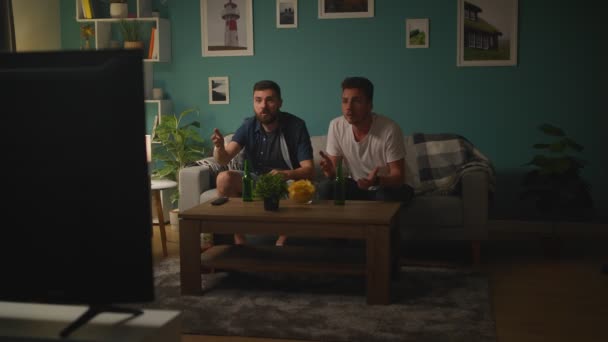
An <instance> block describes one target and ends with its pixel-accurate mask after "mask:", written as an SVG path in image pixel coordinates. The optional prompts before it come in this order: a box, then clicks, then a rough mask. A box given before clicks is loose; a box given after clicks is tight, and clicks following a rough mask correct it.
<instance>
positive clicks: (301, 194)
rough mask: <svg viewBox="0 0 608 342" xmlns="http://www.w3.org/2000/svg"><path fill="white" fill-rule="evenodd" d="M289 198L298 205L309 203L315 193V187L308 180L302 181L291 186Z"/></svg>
mask: <svg viewBox="0 0 608 342" xmlns="http://www.w3.org/2000/svg"><path fill="white" fill-rule="evenodd" d="M288 190H289V198H290V199H291V200H293V201H294V202H297V203H308V202H309V201H310V200H311V199H312V196H313V195H314V193H315V186H314V185H313V184H312V183H311V182H310V181H309V180H306V179H300V180H298V181H295V182H293V183H291V185H289V188H288Z"/></svg>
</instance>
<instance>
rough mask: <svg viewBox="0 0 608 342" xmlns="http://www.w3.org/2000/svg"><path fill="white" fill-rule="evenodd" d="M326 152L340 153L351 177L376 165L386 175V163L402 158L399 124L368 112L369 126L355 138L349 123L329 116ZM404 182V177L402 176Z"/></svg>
mask: <svg viewBox="0 0 608 342" xmlns="http://www.w3.org/2000/svg"><path fill="white" fill-rule="evenodd" d="M326 150H327V153H328V154H330V155H332V156H336V157H339V156H343V157H344V159H345V160H346V167H347V168H348V170H349V171H350V175H351V176H352V178H353V179H355V180H357V179H361V178H365V177H367V175H369V173H370V172H371V171H372V170H373V169H374V168H375V167H377V166H380V167H381V168H380V170H379V171H378V175H379V176H386V175H388V173H389V172H388V171H389V169H388V163H390V162H393V161H396V160H399V159H404V158H405V145H404V141H403V133H402V132H401V128H400V127H399V125H397V123H395V122H394V121H393V120H391V119H389V118H387V117H386V116H383V115H379V114H376V113H372V126H371V128H370V130H369V133H368V134H367V135H366V136H365V138H363V140H361V141H359V142H357V141H356V140H355V134H354V133H353V129H352V126H351V124H349V123H348V121H346V119H344V116H340V117H338V118H335V119H333V120H331V122H330V123H329V130H328V132H327V148H326ZM404 183H405V179H404Z"/></svg>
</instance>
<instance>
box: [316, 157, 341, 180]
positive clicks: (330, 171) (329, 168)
mask: <svg viewBox="0 0 608 342" xmlns="http://www.w3.org/2000/svg"><path fill="white" fill-rule="evenodd" d="M319 154H320V155H321V157H322V158H323V159H321V161H320V162H319V166H321V171H323V174H324V175H325V177H327V178H330V179H332V178H334V177H336V165H337V164H338V158H342V157H336V156H332V155H330V154H327V153H325V152H323V151H319Z"/></svg>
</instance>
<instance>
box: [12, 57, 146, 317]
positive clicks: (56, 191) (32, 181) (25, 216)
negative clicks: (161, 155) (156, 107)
mask: <svg viewBox="0 0 608 342" xmlns="http://www.w3.org/2000/svg"><path fill="white" fill-rule="evenodd" d="M143 83H144V81H143V61H142V52H141V51H139V50H136V51H128V50H107V51H56V52H30V53H2V54H0V108H1V112H2V115H1V118H0V120H1V122H2V124H1V126H0V127H2V128H0V131H1V133H0V141H1V143H0V151H1V152H0V160H1V161H2V162H1V165H2V166H0V167H1V168H2V169H3V172H2V174H3V175H4V176H3V179H4V181H3V182H2V186H1V187H0V196H3V198H4V200H3V201H4V203H8V204H7V205H6V206H5V207H4V211H3V214H4V217H5V218H8V219H6V220H5V221H4V222H5V223H4V224H3V225H2V226H3V228H2V231H3V232H2V244H0V245H1V246H0V255H1V257H0V264H1V265H2V267H1V268H0V273H1V274H2V277H1V280H0V289H1V290H0V300H5V301H18V302H36V303H53V304H86V305H91V306H95V307H101V306H106V305H112V304H116V303H131V302H133V303H140V302H147V301H151V300H153V299H154V284H153V265H152V251H151V237H152V219H151V209H150V179H149V174H148V163H147V158H146V144H145V134H146V133H145V130H146V128H145V127H146V123H145V104H144V85H143Z"/></svg>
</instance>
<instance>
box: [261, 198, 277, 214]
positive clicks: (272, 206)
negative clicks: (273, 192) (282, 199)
mask: <svg viewBox="0 0 608 342" xmlns="http://www.w3.org/2000/svg"><path fill="white" fill-rule="evenodd" d="M264 210H267V211H279V197H277V196H274V197H264Z"/></svg>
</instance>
